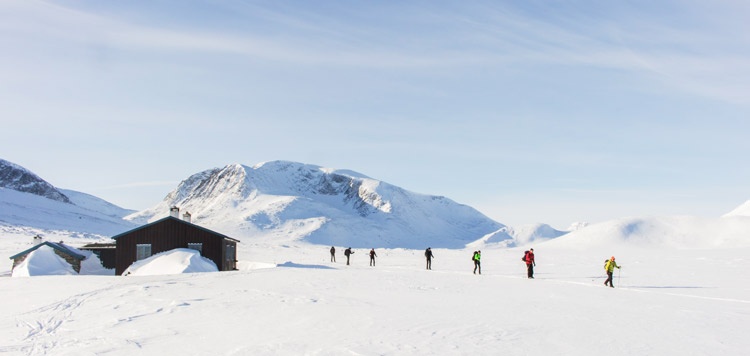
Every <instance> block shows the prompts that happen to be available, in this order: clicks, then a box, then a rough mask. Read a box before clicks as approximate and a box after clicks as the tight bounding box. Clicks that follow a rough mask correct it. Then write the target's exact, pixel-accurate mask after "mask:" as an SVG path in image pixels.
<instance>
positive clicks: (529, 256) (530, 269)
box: [523, 248, 536, 279]
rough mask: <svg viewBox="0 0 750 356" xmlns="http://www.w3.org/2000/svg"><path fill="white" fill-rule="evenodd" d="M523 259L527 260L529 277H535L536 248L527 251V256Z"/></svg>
mask: <svg viewBox="0 0 750 356" xmlns="http://www.w3.org/2000/svg"><path fill="white" fill-rule="evenodd" d="M523 260H524V261H525V262H526V274H527V276H528V278H532V279H533V278H534V266H536V261H534V249H533V248H532V249H530V250H528V251H526V256H525V257H524V258H523Z"/></svg>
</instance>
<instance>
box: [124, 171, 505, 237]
mask: <svg viewBox="0 0 750 356" xmlns="http://www.w3.org/2000/svg"><path fill="white" fill-rule="evenodd" d="M171 206H178V207H179V208H181V210H182V212H185V211H188V212H190V213H191V214H192V216H193V222H194V223H196V224H199V225H202V226H205V227H208V228H212V229H215V230H217V231H220V232H222V233H226V234H230V235H232V236H234V237H237V238H243V237H256V238H264V237H268V238H272V239H274V240H275V241H279V240H280V239H287V240H288V241H293V240H298V239H301V240H304V241H307V242H311V243H316V244H323V245H336V246H351V247H360V248H364V247H404V248H426V247H428V246H431V247H446V248H461V247H464V246H465V245H466V244H467V243H470V242H472V241H475V240H477V239H479V238H480V237H482V236H485V235H486V234H489V233H492V232H494V231H497V230H499V229H501V228H503V227H504V225H502V224H500V223H498V222H495V221H493V220H492V219H490V218H488V217H486V216H484V215H483V214H481V213H480V212H478V211H477V210H475V209H473V208H471V207H469V206H466V205H462V204H458V203H456V202H454V201H452V200H450V199H448V198H445V197H440V196H432V195H423V194H417V193H412V192H409V191H406V190H404V189H402V188H399V187H396V186H393V185H390V184H388V183H385V182H381V181H378V180H376V179H372V178H369V177H367V176H365V175H362V174H359V173H356V172H352V171H345V170H333V169H328V168H323V167H319V166H315V165H308V164H302V163H295V162H287V161H273V162H266V163H262V164H258V165H256V166H254V167H248V166H244V165H241V164H233V165H228V166H226V167H224V168H216V169H211V170H207V171H204V172H200V173H197V174H194V175H192V176H191V177H189V178H187V179H186V180H184V181H183V182H181V183H180V184H179V186H178V187H177V189H175V190H174V191H172V192H171V193H169V194H168V195H167V197H166V198H165V199H164V200H163V201H162V202H160V203H159V204H157V205H155V206H154V207H152V208H150V209H147V210H144V211H141V212H138V213H136V214H132V215H129V216H127V217H126V219H128V220H132V221H134V222H138V223H144V222H147V221H154V220H156V219H159V218H162V217H164V216H166V215H168V213H169V208H170V207H171ZM504 238H507V239H509V238H510V236H504Z"/></svg>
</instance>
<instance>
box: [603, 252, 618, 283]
mask: <svg viewBox="0 0 750 356" xmlns="http://www.w3.org/2000/svg"><path fill="white" fill-rule="evenodd" d="M615 268H617V269H620V266H618V265H617V263H615V256H612V258H610V259H609V260H607V262H605V263H604V270H605V271H607V280H606V281H604V285H605V286H606V285H609V286H610V287H612V288H614V287H615V286H614V285H613V284H612V272H614V271H615Z"/></svg>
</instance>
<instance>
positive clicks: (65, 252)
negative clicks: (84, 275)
mask: <svg viewBox="0 0 750 356" xmlns="http://www.w3.org/2000/svg"><path fill="white" fill-rule="evenodd" d="M35 239H36V237H35ZM42 246H48V247H51V248H52V250H53V251H54V252H55V254H56V255H57V256H60V257H61V258H62V259H63V260H65V262H67V263H69V264H70V266H71V267H73V270H74V271H76V273H80V272H81V261H83V260H85V259H86V256H84V255H82V254H80V253H78V252H75V251H74V250H73V249H72V248H69V247H68V246H66V245H65V244H63V243H62V241H61V242H49V241H44V242H40V243H39V244H37V245H35V246H34V247H32V248H30V249H27V250H24V251H22V252H19V253H17V254H15V255H13V256H10V259H11V260H13V268H14V269H15V268H16V266H18V265H20V264H21V263H22V262H23V261H25V260H26V257H28V256H29V254H30V253H32V252H34V251H36V250H37V249H39V248H40V247H42Z"/></svg>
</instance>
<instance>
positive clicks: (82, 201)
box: [60, 189, 136, 218]
mask: <svg viewBox="0 0 750 356" xmlns="http://www.w3.org/2000/svg"><path fill="white" fill-rule="evenodd" d="M60 191H61V192H63V193H64V194H65V195H66V196H67V197H68V198H70V201H71V202H72V203H73V204H75V205H77V206H79V207H81V208H84V209H87V210H91V211H95V212H98V213H101V214H104V215H108V216H115V217H118V218H123V217H125V216H127V215H130V214H133V213H135V212H136V210H132V209H123V208H121V207H119V206H117V205H114V204H112V203H110V202H108V201H106V200H104V199H101V198H97V197H95V196H93V195H91V194H86V193H81V192H77V191H75V190H70V189H60Z"/></svg>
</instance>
